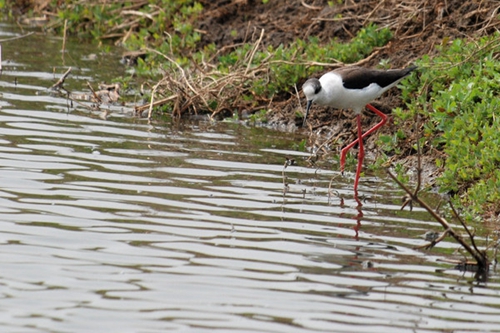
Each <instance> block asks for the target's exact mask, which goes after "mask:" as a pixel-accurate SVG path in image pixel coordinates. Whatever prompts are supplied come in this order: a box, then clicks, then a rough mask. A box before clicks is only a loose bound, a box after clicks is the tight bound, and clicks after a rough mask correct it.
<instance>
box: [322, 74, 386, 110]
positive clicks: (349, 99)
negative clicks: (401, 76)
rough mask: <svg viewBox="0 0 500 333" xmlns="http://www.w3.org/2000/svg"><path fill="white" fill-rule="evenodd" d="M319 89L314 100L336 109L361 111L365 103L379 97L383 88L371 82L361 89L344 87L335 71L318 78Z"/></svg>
mask: <svg viewBox="0 0 500 333" xmlns="http://www.w3.org/2000/svg"><path fill="white" fill-rule="evenodd" d="M319 81H320V83H321V88H322V89H321V91H320V93H319V94H318V96H317V97H316V99H315V102H316V103H318V104H322V105H327V106H332V107H334V108H338V109H352V110H353V111H354V112H355V113H361V111H362V110H363V108H364V107H365V105H366V104H368V103H370V102H371V101H372V100H374V99H375V98H377V97H379V96H380V95H381V94H382V93H383V92H384V91H385V89H382V88H381V87H380V86H379V85H378V84H376V83H372V84H370V85H369V86H367V87H365V88H363V89H346V88H344V85H343V82H342V78H341V77H340V75H339V74H337V73H335V72H329V73H326V74H325V75H323V76H322V77H321V78H320V79H319Z"/></svg>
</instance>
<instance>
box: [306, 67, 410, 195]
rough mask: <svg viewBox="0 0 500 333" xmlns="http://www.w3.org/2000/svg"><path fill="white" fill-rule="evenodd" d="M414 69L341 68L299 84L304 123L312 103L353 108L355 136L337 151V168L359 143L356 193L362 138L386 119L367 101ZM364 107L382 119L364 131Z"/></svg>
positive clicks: (361, 156) (362, 151)
mask: <svg viewBox="0 0 500 333" xmlns="http://www.w3.org/2000/svg"><path fill="white" fill-rule="evenodd" d="M415 68H417V67H415V66H412V67H408V68H405V69H389V70H379V69H369V68H363V67H356V66H351V67H342V68H338V69H335V70H333V71H331V72H328V73H326V74H324V75H323V76H322V77H321V78H319V79H316V78H312V79H309V80H307V81H306V82H305V83H304V85H303V86H302V91H303V92H304V94H305V95H306V98H307V107H306V114H305V116H304V125H305V123H306V119H307V114H308V113H309V109H310V108H311V105H312V103H313V102H314V103H318V104H320V105H326V106H332V107H334V108H338V109H352V110H353V111H354V113H355V114H356V115H357V122H358V138H357V139H356V140H355V141H354V142H352V143H350V144H349V145H347V146H346V147H344V148H343V149H342V151H341V154H340V171H341V172H344V164H345V158H346V154H347V151H348V150H349V149H351V148H352V147H354V145H355V144H356V143H358V142H359V153H358V167H357V169H356V176H355V179H354V192H355V194H357V192H358V182H359V175H360V173H361V167H362V163H363V158H364V156H365V153H364V148H363V139H364V138H365V137H366V136H368V135H370V134H371V133H373V132H375V131H376V130H378V129H379V128H380V127H382V126H383V125H384V124H385V123H386V121H387V116H386V115H385V114H383V113H382V112H380V111H379V110H377V109H376V108H375V107H373V106H372V105H370V104H369V103H370V102H371V101H372V100H374V99H375V98H377V97H379V96H380V95H382V94H383V93H384V92H386V91H387V90H389V89H390V88H392V87H394V86H395V85H396V84H398V83H399V81H401V80H402V79H403V78H405V77H406V76H408V75H409V74H410V73H411V71H413V70H414V69H415ZM365 106H366V107H367V108H368V109H370V110H372V111H373V112H375V113H376V114H377V115H379V116H380V118H382V120H381V121H380V122H379V123H378V124H376V125H375V126H373V127H372V128H371V129H369V130H368V131H366V132H365V133H364V134H363V133H362V131H361V111H362V110H363V108H364V107H365Z"/></svg>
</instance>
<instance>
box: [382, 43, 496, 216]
mask: <svg viewBox="0 0 500 333" xmlns="http://www.w3.org/2000/svg"><path fill="white" fill-rule="evenodd" d="M438 51H439V52H438V55H437V56H435V57H433V58H430V57H428V56H424V57H423V58H422V59H421V60H419V61H418V62H417V65H418V66H419V67H420V70H419V73H420V74H419V75H412V76H411V77H410V78H409V79H408V80H406V81H405V85H406V86H407V87H406V89H403V98H404V99H405V100H406V101H407V109H406V110H403V109H401V108H399V109H396V110H394V115H395V118H396V119H395V122H396V124H402V123H404V122H405V121H406V120H409V119H414V117H415V114H417V113H418V114H420V115H421V116H422V117H423V118H424V119H425V120H424V121H423V129H422V133H419V135H420V137H421V138H420V140H421V145H422V147H423V148H424V153H427V154H429V155H431V156H433V155H434V156H436V154H437V152H442V153H444V154H442V153H441V154H440V155H439V157H438V158H437V159H436V163H437V165H438V166H439V167H442V166H444V172H443V174H442V175H441V176H440V177H439V178H438V180H437V182H438V185H439V186H440V188H441V191H442V192H445V193H447V192H448V193H458V194H459V197H458V198H455V200H456V201H460V203H461V204H462V205H464V206H465V207H467V208H468V209H467V210H466V211H465V214H466V218H467V219H469V220H471V219H474V218H475V217H478V216H479V214H484V213H485V212H486V213H489V214H492V215H496V214H498V213H499V212H500V119H499V116H498V115H499V114H498V110H500V62H498V54H499V52H500V34H499V33H496V34H494V35H492V36H489V37H483V38H481V39H479V40H477V41H475V42H466V41H464V40H460V39H457V40H454V41H453V42H451V43H450V44H449V45H443V46H440V47H439V48H438ZM400 139H406V136H405V134H404V132H403V131H401V130H398V131H396V132H395V133H394V135H393V136H392V137H384V138H383V140H382V142H384V143H385V149H386V150H392V149H393V150H395V151H393V152H395V153H398V150H400V149H401V148H400V147H398V145H397V143H398V140H400ZM443 156H444V157H443Z"/></svg>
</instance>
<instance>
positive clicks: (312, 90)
mask: <svg viewBox="0 0 500 333" xmlns="http://www.w3.org/2000/svg"><path fill="white" fill-rule="evenodd" d="M302 91H303V92H304V95H306V99H307V106H306V114H305V115H304V122H303V123H302V126H303V127H304V126H305V124H306V119H307V114H308V113H309V109H310V108H311V105H312V103H313V102H314V100H315V99H316V97H317V96H318V94H319V93H320V92H321V83H320V82H319V80H318V79H316V78H312V79H309V80H307V81H306V82H305V83H304V84H303V85H302Z"/></svg>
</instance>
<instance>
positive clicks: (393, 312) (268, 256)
mask: <svg viewBox="0 0 500 333" xmlns="http://www.w3.org/2000/svg"><path fill="white" fill-rule="evenodd" d="M19 34H20V33H19V32H18V31H17V30H16V28H14V27H13V26H10V25H8V24H2V25H0V39H2V38H7V37H9V36H15V35H19ZM60 48H61V40H60V39H59V38H56V37H49V36H43V35H39V34H34V35H32V36H30V37H28V38H25V39H21V40H19V41H15V42H7V43H3V44H2V49H3V55H2V56H3V57H2V59H3V62H2V66H3V73H2V75H1V76H0V89H1V98H0V107H1V108H0V143H1V144H0V170H1V172H0V249H1V250H0V256H1V262H2V270H1V271H0V286H1V296H0V297H1V301H0V313H1V314H0V327H1V330H2V331H5V332H58V333H59V332H166V331H174V332H175V331H179V332H181V331H182V332H213V331H219V332H286V333H290V332H490V331H500V307H499V305H500V298H499V293H500V288H499V287H500V285H499V280H498V276H497V275H496V274H494V275H493V276H492V277H491V279H490V281H488V283H486V284H477V283H475V282H474V280H473V278H472V275H471V273H465V274H464V273H461V272H459V271H457V270H454V269H453V265H452V264H448V263H445V262H443V261H442V260H444V259H450V258H457V257H458V258H460V256H459V255H457V254H454V252H455V250H457V249H458V246H457V245H456V244H454V243H453V242H452V241H451V240H446V241H444V242H442V243H440V244H438V246H437V248H436V249H433V250H431V251H423V250H415V249H414V246H415V245H420V244H422V243H423V240H422V239H421V238H420V237H419V236H420V235H422V234H423V233H425V232H426V231H429V230H439V225H438V224H437V223H436V222H434V221H433V220H432V219H431V218H430V216H429V215H428V214H427V213H426V212H424V211H423V210H422V209H420V208H418V207H417V208H415V209H414V210H413V212H409V211H403V212H401V211H399V207H400V206H399V205H400V199H401V197H402V192H401V191H400V190H399V189H397V188H396V187H395V186H394V185H393V184H392V183H391V182H390V181H389V180H388V179H380V178H377V177H374V176H370V175H368V176H366V177H364V178H362V180H361V183H360V188H359V190H360V192H361V193H363V194H364V195H366V196H367V197H368V198H369V199H368V200H367V201H366V202H364V204H363V206H362V207H358V205H357V203H356V201H355V200H353V198H352V183H353V179H352V174H349V175H348V176H347V177H340V175H339V174H338V172H337V171H335V170H333V171H332V169H331V168H324V169H314V168H311V167H309V166H308V165H307V163H306V162H305V159H306V158H307V156H308V154H307V153H302V152H297V151H294V150H293V147H294V146H295V143H297V142H298V141H300V140H301V139H302V138H303V137H302V136H301V134H300V133H297V134H290V133H281V132H277V131H273V130H268V129H264V128H255V127H253V128H252V127H246V126H244V125H241V124H227V123H211V122H197V123H188V122H185V123H172V122H171V121H170V120H169V119H168V118H167V119H166V120H165V119H157V120H156V121H154V122H153V123H152V124H148V123H147V121H146V120H144V119H138V118H136V117H134V116H133V113H132V110H131V109H130V108H128V107H127V106H113V107H109V106H108V107H105V108H106V110H107V113H106V114H104V113H103V112H102V111H89V109H88V108H87V107H88V106H89V105H88V104H85V103H82V104H74V105H73V106H70V104H69V103H68V101H67V100H66V99H65V98H64V97H61V96H57V95H54V94H52V93H51V92H50V91H48V90H47V88H48V87H50V86H51V85H52V84H54V83H55V82H56V81H57V79H58V78H59V77H60V75H62V73H64V72H65V70H66V69H67V67H68V66H72V67H74V68H75V69H74V72H73V74H72V75H71V76H70V77H69V78H68V80H67V83H66V85H65V86H66V87H67V88H68V89H70V90H71V91H73V92H76V93H83V92H86V91H87V88H86V82H87V81H89V82H90V83H91V84H93V85H97V83H99V82H101V81H105V82H109V80H110V79H111V78H113V77H115V76H118V75H124V73H125V70H126V69H125V68H123V67H120V66H121V65H119V64H118V60H119V55H118V54H114V53H112V54H106V55H104V54H101V53H100V51H99V49H97V48H96V47H95V46H93V45H86V44H83V43H81V42H80V43H78V42H76V41H73V42H69V43H68V44H67V48H68V53H67V54H66V55H65V57H64V61H63V59H62V57H61V53H60ZM117 53H118V52H117ZM91 54H95V55H96V56H95V57H94V56H89V55H91ZM286 156H292V157H293V158H295V159H296V160H297V162H298V163H297V165H295V166H289V167H288V168H286V170H285V175H286V177H287V182H288V183H289V191H288V192H287V193H286V195H285V196H284V195H283V164H284V162H285V157H286ZM352 171H353V170H352ZM332 177H334V182H333V185H332V187H333V188H334V189H335V190H336V191H338V193H339V194H340V195H341V196H342V197H343V198H344V200H340V199H339V197H337V196H331V197H330V196H329V195H328V187H329V183H330V180H331V178H332Z"/></svg>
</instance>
